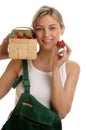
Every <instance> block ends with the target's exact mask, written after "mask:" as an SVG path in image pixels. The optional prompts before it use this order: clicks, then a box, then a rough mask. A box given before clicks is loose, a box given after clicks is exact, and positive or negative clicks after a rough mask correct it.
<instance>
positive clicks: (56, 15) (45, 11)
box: [32, 6, 64, 29]
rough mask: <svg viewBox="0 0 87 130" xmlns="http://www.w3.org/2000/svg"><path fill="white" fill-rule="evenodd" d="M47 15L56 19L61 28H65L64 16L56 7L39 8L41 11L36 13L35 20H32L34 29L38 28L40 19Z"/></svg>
mask: <svg viewBox="0 0 87 130" xmlns="http://www.w3.org/2000/svg"><path fill="white" fill-rule="evenodd" d="M47 14H49V15H51V16H52V17H53V18H54V19H56V20H57V21H58V23H59V24H60V27H61V28H63V27H64V22H63V18H62V15H61V13H60V12H59V11H58V10H56V9H55V8H54V7H50V6H42V7H40V8H39V10H38V11H37V12H36V14H35V15H34V17H33V20H32V27H33V29H34V28H35V27H36V25H37V22H38V21H39V19H40V18H41V17H43V16H44V15H47Z"/></svg>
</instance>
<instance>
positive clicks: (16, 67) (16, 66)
mask: <svg viewBox="0 0 87 130" xmlns="http://www.w3.org/2000/svg"><path fill="white" fill-rule="evenodd" d="M21 68H22V60H19V59H12V60H10V62H9V64H8V66H7V70H12V71H16V72H19V71H20V69H21Z"/></svg>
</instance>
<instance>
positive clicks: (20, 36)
mask: <svg viewBox="0 0 87 130" xmlns="http://www.w3.org/2000/svg"><path fill="white" fill-rule="evenodd" d="M17 36H18V38H23V37H24V32H23V31H22V30H19V31H17Z"/></svg>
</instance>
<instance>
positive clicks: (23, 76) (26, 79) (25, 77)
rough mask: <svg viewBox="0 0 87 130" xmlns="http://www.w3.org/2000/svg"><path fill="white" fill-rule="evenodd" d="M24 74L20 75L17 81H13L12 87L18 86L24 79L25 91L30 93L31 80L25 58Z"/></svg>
mask: <svg viewBox="0 0 87 130" xmlns="http://www.w3.org/2000/svg"><path fill="white" fill-rule="evenodd" d="M22 63H23V75H20V76H19V77H18V78H17V79H16V81H15V82H14V83H13V85H12V87H13V88H16V87H17V85H18V84H19V83H20V82H21V81H22V82H23V87H24V88H25V92H28V93H30V82H29V77H28V65H27V60H23V61H22Z"/></svg>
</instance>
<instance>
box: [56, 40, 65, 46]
mask: <svg viewBox="0 0 87 130" xmlns="http://www.w3.org/2000/svg"><path fill="white" fill-rule="evenodd" d="M57 47H58V48H64V47H65V42H64V41H63V40H62V41H58V42H57Z"/></svg>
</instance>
